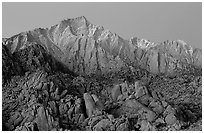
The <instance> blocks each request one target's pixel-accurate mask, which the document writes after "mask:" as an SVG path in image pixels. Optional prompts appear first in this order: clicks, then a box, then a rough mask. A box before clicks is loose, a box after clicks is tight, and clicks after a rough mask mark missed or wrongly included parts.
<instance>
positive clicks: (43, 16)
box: [2, 2, 202, 48]
mask: <svg viewBox="0 0 204 133" xmlns="http://www.w3.org/2000/svg"><path fill="white" fill-rule="evenodd" d="M79 16H85V17H86V18H87V20H88V21H90V22H91V23H92V24H96V25H101V26H103V27H104V28H105V29H109V30H110V31H111V32H112V33H116V34H118V35H119V36H121V37H122V38H124V39H130V38H131V37H138V38H144V39H148V40H150V41H153V42H163V41H166V40H178V39H179V40H184V41H185V42H186V43H188V44H190V45H191V46H192V47H193V48H202V3H201V2H200V3H198V2H197V3H193V2H191V3H190V2H189V3H177V2H176V3H166V2H165V3H158V2H157V3H149V2H145V3H138V2H132V3H126V2H117V3H110V2H103V3H99V2H96V3H90V2H86V3H82V2H81V3H80V2H78V3H70V2H66V3H62V2H59V3H54V2H49V3H42V2H40V3H31V2H28V3H22V2H20V3H11V2H9V3H5V2H3V3H2V30H3V31H2V35H3V37H11V36H13V35H15V34H18V33H20V32H24V31H28V30H32V29H35V28H49V27H51V26H52V25H55V24H57V23H59V22H60V21H61V20H64V19H68V18H75V17H79Z"/></svg>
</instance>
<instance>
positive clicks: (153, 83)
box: [2, 17, 202, 131]
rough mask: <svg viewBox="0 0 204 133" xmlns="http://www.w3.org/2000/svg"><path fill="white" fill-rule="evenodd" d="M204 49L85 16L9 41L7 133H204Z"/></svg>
mask: <svg viewBox="0 0 204 133" xmlns="http://www.w3.org/2000/svg"><path fill="white" fill-rule="evenodd" d="M201 79H202V51H201V49H193V48H192V47H191V46H190V45H189V44H186V43H185V42H184V41H181V40H177V41H165V42H161V43H154V42H150V41H148V40H145V39H139V38H137V37H132V38H131V39H129V40H125V39H123V38H122V37H120V36H118V35H117V34H114V33H111V32H110V31H109V30H106V29H104V28H103V27H102V26H98V25H94V24H91V23H90V22H89V21H88V20H87V19H86V18H85V17H78V18H74V19H67V20H63V21H61V22H60V23H59V24H56V25H54V26H52V27H50V28H46V29H42V28H37V29H34V30H30V31H27V32H22V33H19V34H17V35H14V36H12V37H10V38H3V39H2V81H3V82H2V87H3V88H2V114H3V116H2V120H3V121H2V124H3V125H2V127H3V130H17V131H25V130H26V131H36V130H40V131H41V130H59V131H62V130H93V131H98V130H111V131H122V130H125V131H126V130H145V131H146V130H201V129H202V113H201V112H202V81H201Z"/></svg>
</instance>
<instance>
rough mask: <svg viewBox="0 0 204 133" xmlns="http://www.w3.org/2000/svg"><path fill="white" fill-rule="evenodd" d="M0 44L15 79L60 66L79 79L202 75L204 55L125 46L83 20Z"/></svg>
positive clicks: (186, 49) (183, 46) (133, 42)
mask: <svg viewBox="0 0 204 133" xmlns="http://www.w3.org/2000/svg"><path fill="white" fill-rule="evenodd" d="M2 41H3V50H4V49H5V50H4V51H5V52H3V56H4V54H6V55H9V56H8V57H9V59H10V60H12V61H11V62H15V63H12V64H13V65H10V67H11V68H12V67H13V68H14V69H13V70H15V72H14V73H19V71H20V69H22V70H24V71H27V70H30V69H31V70H33V69H35V68H38V67H42V66H43V67H45V66H47V67H49V69H59V68H58V67H59V66H61V67H60V68H63V69H68V70H69V71H71V72H74V73H76V74H79V75H92V74H94V75H101V74H108V73H110V72H118V71H120V70H121V69H122V68H126V67H131V68H142V69H145V70H147V71H148V72H150V73H153V74H165V75H177V74H179V72H178V71H179V70H181V71H183V70H187V71H189V72H194V70H201V69H202V50H201V49H198V48H196V49H193V48H192V47H191V46H190V45H189V44H187V43H185V42H184V41H182V40H176V41H164V42H161V43H154V42H151V41H149V40H146V39H139V38H137V37H132V38H131V39H129V40H126V39H123V38H122V37H120V36H119V35H117V34H115V33H112V32H111V31H109V30H107V29H105V28H104V27H102V26H98V25H94V24H92V23H91V22H89V21H88V20H87V19H86V18H85V17H84V16H82V17H77V18H73V19H66V20H63V21H61V22H60V23H59V24H56V25H54V26H52V27H50V28H46V29H44V28H36V29H34V30H30V31H26V32H21V33H19V34H17V35H14V36H12V37H10V38H3V39H2ZM26 51H29V52H26ZM8 61H9V60H8V59H7V56H6V57H5V58H3V68H5V67H8V65H6V64H9V63H8ZM4 64H5V65H4ZM17 64H18V65H17ZM16 65H17V66H16ZM17 68H18V70H16V69H17ZM6 69H9V68H5V69H3V75H5V74H6V73H7V72H6ZM8 71H11V70H8Z"/></svg>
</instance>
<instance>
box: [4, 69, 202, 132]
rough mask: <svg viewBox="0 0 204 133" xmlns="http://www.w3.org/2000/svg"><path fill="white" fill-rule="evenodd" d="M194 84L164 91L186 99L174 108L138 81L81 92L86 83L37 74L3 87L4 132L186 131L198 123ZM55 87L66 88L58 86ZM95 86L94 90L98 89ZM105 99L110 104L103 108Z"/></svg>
mask: <svg viewBox="0 0 204 133" xmlns="http://www.w3.org/2000/svg"><path fill="white" fill-rule="evenodd" d="M52 77H55V79H57V80H54V79H53V78H52ZM198 78H199V77H195V78H194V80H192V81H190V82H188V83H186V84H188V87H186V88H184V89H182V88H183V87H185V86H181V88H179V87H180V86H177V90H172V89H171V87H169V88H165V89H166V90H168V89H171V91H174V92H172V93H175V94H176V93H178V92H177V91H178V90H181V91H182V93H184V94H185V95H182V96H181V97H179V96H177V98H175V99H177V100H174V102H172V101H171V100H169V97H162V96H161V95H162V94H160V93H159V92H157V93H156V92H154V91H151V89H152V88H151V87H152V86H154V85H153V84H154V83H152V84H150V85H148V86H147V85H146V86H145V85H143V84H144V83H143V82H142V81H140V80H137V81H135V82H134V83H129V82H127V81H124V82H121V83H116V84H114V85H112V84H108V83H107V85H104V86H102V88H103V90H102V92H103V93H96V92H91V91H89V92H85V91H86V90H87V88H86V87H85V86H87V85H86V84H87V82H88V83H90V82H91V81H88V80H89V79H87V80H86V79H84V78H83V77H76V78H71V77H70V76H68V75H65V74H64V75H63V74H61V75H60V76H59V74H53V75H49V74H48V73H47V72H45V71H44V70H39V69H38V70H36V72H34V73H31V74H28V73H26V75H25V76H22V77H20V76H19V77H14V78H12V81H11V82H12V83H10V84H8V85H5V86H4V87H3V108H2V109H3V130H17V131H38V130H40V131H47V130H54V131H55V130H57V131H64V130H92V131H103V130H110V131H129V130H136V131H138V130H141V131H147V130H148V131H153V130H156V131H157V130H185V129H187V128H189V127H190V126H191V125H192V124H193V123H196V122H198V121H200V120H201V118H202V113H201V110H202V106H201V104H202V103H201V102H202V100H201V90H200V87H201V81H198V80H199V79H198ZM60 80H61V81H60ZM175 80H177V82H179V81H178V80H180V79H168V82H169V84H170V81H171V82H173V83H172V84H174V85H175V83H174V82H175ZM59 81H60V82H61V84H62V83H65V84H64V85H63V86H62V85H61V86H60V85H58V84H59ZM65 81H67V82H65ZM85 81H86V82H85ZM95 82H96V83H95V86H94V87H95V88H96V89H97V88H98V86H97V85H100V84H99V83H97V81H95ZM160 82H161V83H163V82H164V81H160ZM156 83H158V82H156ZM82 86H84V88H83V87H82ZM108 86H109V87H108ZM195 86H199V87H195ZM156 89H157V88H155V89H154V90H156ZM158 89H160V88H158ZM189 90H191V91H189ZM169 91H170V90H169ZM192 93H193V94H192ZM104 94H106V95H104ZM190 95H193V97H191V96H190ZM172 97H174V96H173V95H172ZM103 99H108V100H106V101H105V102H103V101H104V100H103ZM181 99H184V101H181ZM178 100H179V103H178V102H177V101H178ZM196 126H199V127H197V129H196V130H201V125H196Z"/></svg>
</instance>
